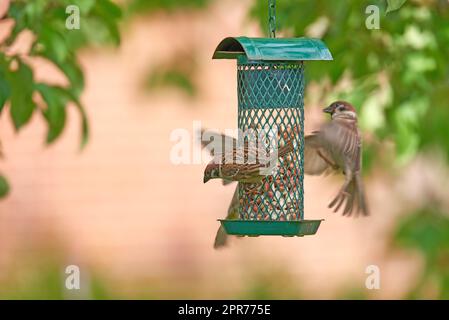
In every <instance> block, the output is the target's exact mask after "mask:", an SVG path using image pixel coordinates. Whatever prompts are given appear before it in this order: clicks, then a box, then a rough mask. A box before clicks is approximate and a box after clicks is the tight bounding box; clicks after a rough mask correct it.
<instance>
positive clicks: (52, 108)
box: [36, 83, 68, 144]
mask: <svg viewBox="0 0 449 320" xmlns="http://www.w3.org/2000/svg"><path fill="white" fill-rule="evenodd" d="M36 89H37V91H39V92H40V93H41V95H42V97H43V98H44V100H45V102H46V104H47V108H46V109H45V110H44V111H43V115H44V117H45V119H46V120H47V123H48V133H47V143H48V144H50V143H52V142H54V141H55V140H56V139H57V138H58V137H59V135H60V134H61V132H62V130H63V129H64V125H65V120H66V110H65V107H66V103H67V102H68V97H67V94H66V93H65V91H64V89H62V88H59V87H51V86H48V85H46V84H43V83H39V84H37V85H36Z"/></svg>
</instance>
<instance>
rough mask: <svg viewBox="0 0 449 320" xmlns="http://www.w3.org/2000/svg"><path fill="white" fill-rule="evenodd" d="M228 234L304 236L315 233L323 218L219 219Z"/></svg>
mask: <svg viewBox="0 0 449 320" xmlns="http://www.w3.org/2000/svg"><path fill="white" fill-rule="evenodd" d="M218 221H220V222H221V225H222V226H223V228H224V229H225V231H226V233H227V234H232V235H238V236H249V237H257V236H285V237H294V236H297V237H302V236H307V235H313V234H315V233H316V232H317V230H318V228H319V227H320V224H321V221H323V220H295V221H259V220H218Z"/></svg>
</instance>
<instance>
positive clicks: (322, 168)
mask: <svg viewBox="0 0 449 320" xmlns="http://www.w3.org/2000/svg"><path fill="white" fill-rule="evenodd" d="M323 112H326V113H330V114H331V116H332V120H331V121H330V122H328V123H326V124H324V125H322V126H321V129H320V130H319V131H315V132H313V133H312V134H311V135H309V136H306V137H305V149H304V172H305V173H306V174H310V175H319V174H322V173H324V172H329V171H332V170H336V171H338V170H342V171H343V173H344V175H345V182H344V184H343V186H342V187H341V189H340V191H339V192H338V194H337V196H336V197H335V198H334V200H332V201H331V202H330V203H329V208H333V207H335V209H334V212H337V211H338V210H339V209H340V207H341V206H342V204H343V203H344V202H345V200H346V203H345V207H344V210H343V215H348V216H349V215H351V213H352V211H353V207H354V203H356V205H357V211H356V213H358V212H360V211H361V212H362V214H363V215H368V207H367V205H366V200H365V195H364V191H363V181H362V177H361V174H360V171H361V167H362V139H361V136H360V132H359V129H358V126H357V114H356V111H355V109H354V107H353V106H352V105H351V104H349V103H348V102H345V101H336V102H334V103H332V104H331V105H330V106H328V107H327V108H325V109H324V110H323Z"/></svg>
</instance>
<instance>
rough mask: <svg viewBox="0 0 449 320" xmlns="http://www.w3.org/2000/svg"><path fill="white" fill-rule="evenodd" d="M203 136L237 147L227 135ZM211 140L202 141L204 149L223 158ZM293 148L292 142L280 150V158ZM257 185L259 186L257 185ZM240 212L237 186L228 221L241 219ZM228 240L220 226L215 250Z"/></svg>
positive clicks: (228, 181) (234, 140) (224, 244)
mask: <svg viewBox="0 0 449 320" xmlns="http://www.w3.org/2000/svg"><path fill="white" fill-rule="evenodd" d="M205 133H207V135H205ZM201 136H202V137H204V136H208V137H210V138H212V140H213V141H219V140H221V144H219V145H221V146H222V148H224V146H225V144H226V145H227V146H233V148H236V147H237V140H236V139H234V138H232V137H229V136H226V135H222V134H219V133H214V132H211V131H205V130H201ZM210 138H209V139H206V140H208V141H205V140H203V139H202V140H201V142H202V145H203V147H205V148H206V149H208V150H209V152H210V153H211V155H212V156H215V157H219V156H221V155H222V154H223V152H224V151H223V150H224V149H223V150H218V152H217V150H213V149H212V144H211V143H210V142H211V139H210ZM291 148H292V145H291V142H290V143H287V144H286V145H285V146H284V147H281V148H279V154H278V155H279V156H283V155H284V153H288V152H290V151H291V150H292V149H291ZM246 152H248V150H246ZM249 152H251V151H249ZM209 165H211V164H209ZM209 168H210V169H211V170H216V169H215V168H216V166H215V164H212V166H211V167H209ZM206 170H208V169H207V168H206ZM208 174H209V173H208ZM210 174H211V175H214V173H212V172H211V173H210ZM205 177H206V174H205ZM264 177H265V176H263V178H264ZM205 180H206V178H205ZM207 180H209V179H207ZM222 181H223V184H228V183H231V182H233V181H234V180H226V179H222ZM205 182H207V181H205ZM247 185H248V186H251V184H247ZM256 185H257V183H256ZM238 210H239V197H238V187H237V186H236V188H235V191H234V195H233V197H232V200H231V203H230V204H229V208H228V212H227V215H226V219H238V217H239V212H238ZM227 240H228V234H227V233H226V231H225V230H224V228H223V227H222V226H220V227H219V229H218V231H217V234H216V236H215V241H214V248H215V249H218V248H221V247H224V246H226V244H227Z"/></svg>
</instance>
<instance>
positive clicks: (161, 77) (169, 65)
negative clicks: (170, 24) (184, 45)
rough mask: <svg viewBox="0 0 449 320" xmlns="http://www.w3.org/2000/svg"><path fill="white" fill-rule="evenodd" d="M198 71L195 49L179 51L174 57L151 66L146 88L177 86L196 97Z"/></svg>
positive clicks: (189, 95)
mask: <svg viewBox="0 0 449 320" xmlns="http://www.w3.org/2000/svg"><path fill="white" fill-rule="evenodd" d="M196 71H197V63H196V61H195V51H194V50H189V51H188V52H181V51H179V52H176V54H175V55H174V58H171V59H168V60H167V61H166V62H165V63H163V64H159V65H158V66H156V67H152V68H151V70H150V71H149V72H148V75H147V77H146V79H145V88H146V89H148V90H155V89H160V88H175V89H178V90H181V91H182V92H184V93H185V94H186V95H187V96H188V97H190V98H194V97H195V96H196V95H197V93H198V88H197V86H196V84H195V81H194V80H195V75H196Z"/></svg>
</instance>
